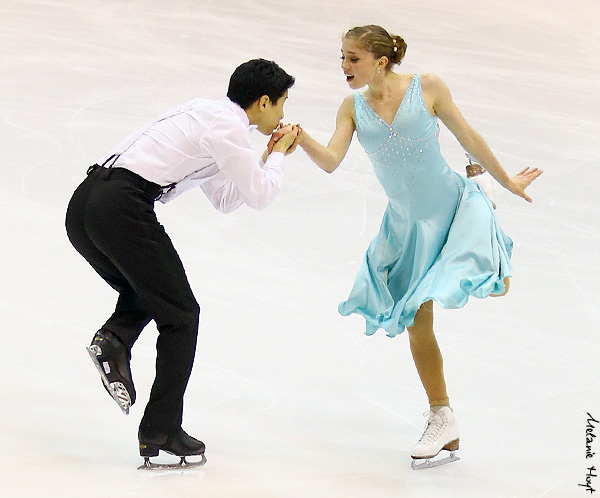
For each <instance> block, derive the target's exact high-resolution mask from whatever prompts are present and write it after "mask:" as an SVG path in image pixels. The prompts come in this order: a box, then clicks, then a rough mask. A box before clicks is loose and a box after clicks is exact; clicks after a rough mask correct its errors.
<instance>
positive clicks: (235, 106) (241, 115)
mask: <svg viewBox="0 0 600 498" xmlns="http://www.w3.org/2000/svg"><path fill="white" fill-rule="evenodd" d="M225 104H226V105H227V107H229V108H230V109H231V110H232V111H233V112H234V113H235V115H236V116H237V117H239V118H240V119H241V121H242V123H244V124H245V125H246V126H247V127H248V129H249V130H250V131H252V130H256V129H257V128H258V126H257V125H251V124H250V120H249V119H248V115H247V114H246V111H244V109H242V107H241V106H240V105H239V104H236V103H235V102H233V101H232V100H231V99H229V97H227V98H225Z"/></svg>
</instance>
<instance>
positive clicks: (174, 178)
mask: <svg viewBox="0 0 600 498" xmlns="http://www.w3.org/2000/svg"><path fill="white" fill-rule="evenodd" d="M293 84H294V78H293V77H292V76H290V75H288V74H287V73H286V72H285V71H284V70H283V69H281V68H280V67H279V66H278V65H277V64H275V63H274V62H271V61H266V60H263V59H255V60H251V61H248V62H246V63H244V64H242V65H241V66H239V67H238V68H237V69H236V70H235V71H234V73H233V74H232V75H231V79H230V82H229V88H228V91H227V99H224V100H220V101H214V100H207V99H194V100H192V101H190V102H188V103H186V104H183V105H181V106H179V107H177V108H175V109H173V110H171V111H169V112H167V113H165V114H163V115H162V116H160V117H158V118H157V119H155V120H154V121H153V122H151V123H149V124H148V125H146V126H144V127H143V128H141V129H139V130H138V131H136V132H135V133H133V134H132V135H131V136H129V137H128V138H126V139H125V140H124V141H123V142H121V143H120V144H119V145H117V146H116V147H115V148H114V149H112V150H111V151H110V152H109V153H108V154H107V155H106V156H105V157H104V158H102V160H100V161H99V162H98V164H95V165H94V166H91V167H90V168H89V169H88V176H87V178H86V179H85V180H84V181H83V183H82V184H81V185H80V186H79V187H78V188H77V190H76V191H75V193H74V194H73V197H72V198H71V201H70V203H69V207H68V209H67V216H66V228H67V234H68V236H69V239H70V241H71V243H72V244H73V246H74V247H75V249H77V251H78V252H79V253H80V254H81V255H82V256H83V257H84V258H85V259H86V260H87V261H88V262H89V263H90V265H91V266H92V267H93V268H94V270H96V272H97V273H98V274H99V275H100V276H101V277H102V278H103V279H104V280H105V281H106V282H107V283H108V284H109V285H111V286H112V287H113V288H114V289H115V290H116V291H117V292H118V293H119V298H118V301H117V305H116V309H115V312H114V313H113V314H112V316H111V317H110V318H109V319H108V321H107V322H106V323H105V324H104V325H103V326H102V327H101V328H100V330H99V331H98V332H97V333H96V335H95V336H94V338H93V340H92V344H91V346H90V347H89V348H88V351H89V353H90V356H92V358H93V359H94V363H95V364H96V367H97V368H98V371H99V372H100V375H101V377H102V380H103V383H104V386H105V388H106V390H107V391H108V392H109V394H110V395H111V396H112V397H113V398H114V399H115V401H116V402H117V403H118V404H119V406H120V407H121V409H122V410H123V412H124V413H126V414H127V413H129V407H130V406H131V405H132V404H133V403H134V402H135V388H134V385H133V380H132V377H131V371H130V367H129V361H130V358H131V348H132V346H133V344H134V343H135V341H136V339H137V338H138V336H139V334H140V333H141V331H142V329H143V328H144V327H145V326H146V325H147V324H148V323H149V322H150V320H154V321H155V322H156V325H157V328H158V331H159V336H158V340H157V344H156V350H157V358H156V378H155V380H154V383H153V386H152V390H151V393H150V399H149V401H148V404H147V405H146V409H145V411H144V415H143V417H142V420H141V422H140V427H139V432H138V439H139V447H140V455H141V456H143V457H144V458H145V465H146V466H152V465H153V464H151V463H150V462H149V457H152V456H156V455H158V453H159V450H163V451H166V452H168V453H172V454H175V455H179V456H181V457H185V456H189V455H202V456H203V455H204V450H205V447H204V443H202V442H201V441H198V440H197V439H194V438H192V437H191V436H189V435H188V434H186V433H185V432H184V431H183V429H182V428H181V423H182V413H183V395H184V391H185V389H186V386H187V382H188V379H189V377H190V373H191V370H192V364H193V361H194V355H195V349H196V337H197V333H198V321H199V312H200V308H199V306H198V303H197V302H196V300H195V298H194V295H193V294H192V290H191V289H190V285H189V283H188V280H187V277H186V275H185V271H184V268H183V266H182V263H181V260H180V259H179V256H178V254H177V252H176V251H175V248H174V247H173V245H172V243H171V240H170V239H169V237H168V235H167V234H166V232H165V230H164V228H163V226H162V225H161V224H160V223H159V222H158V221H157V218H156V215H155V212H154V202H155V201H156V200H160V201H161V202H163V203H166V202H169V201H171V200H172V199H173V198H175V197H176V196H177V195H179V194H181V193H182V192H184V191H185V190H188V189H190V188H192V187H194V186H199V187H200V188H201V189H202V190H203V191H204V193H205V194H206V196H207V197H208V198H209V199H210V201H211V202H212V204H213V205H214V206H215V208H217V209H218V210H219V211H222V212H223V213H229V212H231V211H233V210H234V209H237V208H238V207H239V206H241V205H242V204H244V203H245V204H247V205H249V206H250V207H252V208H254V209H257V210H262V209H264V208H266V207H267V206H268V205H269V204H270V203H271V201H272V200H273V199H274V198H275V197H276V195H277V194H278V192H279V190H280V188H281V185H282V182H283V164H284V156H285V155H286V154H288V153H290V152H291V151H293V150H294V149H295V147H296V143H295V139H296V137H297V129H295V128H291V127H288V128H286V129H287V130H288V133H286V134H284V135H283V137H281V138H280V139H278V141H277V143H272V144H270V146H269V150H271V152H269V150H267V151H265V153H264V154H263V155H262V158H259V156H258V154H257V153H256V152H255V151H254V150H253V148H252V146H251V140H250V131H251V129H252V128H254V127H256V128H258V130H259V131H260V132H261V133H263V134H265V135H269V134H271V133H272V131H273V130H274V129H275V128H276V127H277V125H278V123H279V122H280V120H281V119H282V118H283V106H284V102H285V100H286V98H287V96H288V89H289V88H290V87H291V86H292V85H293ZM203 459H204V457H203ZM182 462H183V463H186V462H185V458H183V459H182Z"/></svg>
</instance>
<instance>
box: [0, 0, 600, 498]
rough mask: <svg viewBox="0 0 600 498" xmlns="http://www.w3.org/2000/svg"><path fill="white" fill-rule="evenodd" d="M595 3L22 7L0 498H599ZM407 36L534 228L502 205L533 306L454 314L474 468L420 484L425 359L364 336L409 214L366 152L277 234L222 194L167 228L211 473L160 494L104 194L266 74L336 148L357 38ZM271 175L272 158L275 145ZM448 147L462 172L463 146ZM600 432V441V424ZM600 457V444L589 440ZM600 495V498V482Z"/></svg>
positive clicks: (8, 124) (0, 374)
mask: <svg viewBox="0 0 600 498" xmlns="http://www.w3.org/2000/svg"><path fill="white" fill-rule="evenodd" d="M599 12H600V11H599V10H598V7H597V5H596V2H595V1H594V0H572V1H570V2H566V1H557V2H546V1H542V0H519V1H517V0H505V1H503V2H495V1H491V0H456V1H454V2H448V1H446V0H423V1H422V2H420V3H409V2H406V1H404V0H400V1H399V0H378V1H377V2H375V1H373V2H368V1H364V0H347V1H345V2H341V1H339V2H338V1H333V0H307V1H301V2H277V1H271V0H265V1H258V0H245V1H242V0H221V1H203V0H197V1H192V0H171V1H168V2H167V1H158V0H147V1H143V0H102V1H100V0H79V1H67V0H62V1H61V0H30V1H27V0H2V3H1V6H0V26H1V29H0V65H1V71H2V72H1V77H0V113H1V118H2V119H1V125H0V126H1V133H0V164H1V168H2V169H1V172H2V177H1V178H2V184H3V188H2V191H3V192H2V195H1V196H0V206H1V215H0V229H1V242H0V255H1V269H2V270H1V271H2V274H1V275H2V287H1V290H0V293H1V294H0V311H1V312H0V317H1V326H0V341H1V342H0V448H1V453H0V455H1V456H0V497H1V498H42V497H44V498H50V497H53V498H54V497H55V498H81V497H88V498H99V497H121V496H126V497H128V498H137V497H143V498H148V497H154V496H156V497H158V496H160V497H171V496H172V497H200V496H201V497H259V498H275V497H277V498H280V497H281V498H297V497H302V498H305V497H310V498H321V497H322V498H334V497H361V498H362V497H365V498H383V497H398V496H402V497H432V498H443V497H483V496H485V497H542V496H544V497H568V496H573V497H577V496H581V497H583V496H586V495H591V493H590V492H589V490H587V491H586V489H585V488H584V487H583V486H579V484H585V482H586V474H587V473H588V468H589V467H591V466H592V465H594V466H595V467H596V468H600V427H599V428H597V429H596V430H595V434H594V435H597V436H599V437H598V438H596V439H595V441H593V442H592V443H591V445H590V446H591V450H592V452H593V453H596V454H595V455H594V456H592V458H589V459H586V422H587V419H588V414H590V415H592V416H594V417H595V418H596V419H598V420H600V386H599V379H600V375H599V374H600V366H599V365H600V360H599V358H600V339H599V337H598V333H599V329H600V327H599V325H600V292H599V291H598V281H599V280H600V221H599V215H600V201H599V196H598V188H599V183H600V169H599V167H600V160H599V159H598V144H599V140H598V137H599V136H600V118H599V117H598V116H599V115H600V101H599V97H598V94H599V91H600V65H599V64H598V61H599V60H600V38H599V35H598V31H597V28H598V25H599V24H600V15H599ZM369 23H376V24H381V25H383V26H385V27H386V28H387V29H389V30H390V31H392V32H393V33H398V34H401V35H402V36H403V37H404V38H405V40H406V41H407V43H408V51H407V55H406V58H405V61H404V63H403V65H402V66H401V70H402V71H405V72H411V73H413V72H435V73H437V74H438V75H440V76H441V77H442V79H444V81H445V82H446V83H447V84H448V86H449V87H450V89H451V90H452V92H453V96H454V99H455V101H456V103H457V104H458V106H459V108H460V109H461V110H462V111H463V113H464V114H465V116H466V117H467V119H468V120H469V121H470V122H471V123H472V124H473V125H474V126H475V128H476V129H478V130H479V131H480V132H481V133H482V135H483V136H484V137H485V138H486V140H487V141H488V143H489V144H490V145H491V147H492V148H493V150H494V151H495V153H496V155H497V156H498V158H499V159H500V161H501V162H502V164H503V165H504V167H505V169H507V171H509V173H513V174H514V173H516V172H518V171H520V170H521V169H523V168H524V167H526V166H539V167H541V168H543V169H544V170H545V173H544V175H543V176H542V177H541V178H540V179H539V180H538V181H537V182H536V183H535V184H534V185H533V187H532V188H531V189H530V191H529V192H530V195H531V196H532V197H533V199H534V202H533V204H531V205H529V204H527V203H526V202H524V201H522V200H520V199H518V198H516V197H514V196H512V195H511V194H509V193H508V192H506V191H505V192H500V193H499V196H498V201H499V202H498V203H499V209H498V217H499V220H500V223H501V224H502V226H503V228H504V230H505V231H506V232H507V234H508V235H510V236H511V237H512V238H513V240H514V242H515V249H514V259H513V262H514V266H515V273H514V279H513V284H512V289H511V292H510V293H509V294H508V296H506V297H505V298H502V299H496V300H494V299H487V300H475V299H472V300H471V302H470V303H469V304H468V305H467V306H466V307H465V308H463V309H461V310H442V309H439V308H436V333H437V336H438V339H439V341H440V344H441V347H442V351H443V353H444V358H445V368H446V376H447V381H448V386H449V393H450V396H451V399H452V402H453V406H454V409H455V413H456V416H457V418H458V421H459V423H460V426H461V431H462V433H461V449H460V450H459V452H458V454H459V456H460V457H461V460H460V461H459V462H457V463H453V464H451V465H447V466H444V467H440V468H436V469H431V470H427V471H418V472H416V471H413V470H411V468H410V451H411V449H412V446H413V445H414V443H415V442H416V441H417V439H418V437H419V436H420V434H421V431H422V428H423V425H424V423H425V418H424V417H423V416H422V413H423V412H424V411H425V410H426V409H427V400H426V397H425V394H424V392H423V389H422V387H421V385H420V382H419V379H418V377H417V374H416V371H415V367H414V364H413V362H412V359H411V356H410V351H409V348H408V342H407V336H406V334H403V335H401V336H399V337H396V338H395V339H390V338H388V337H386V336H385V334H384V333H383V332H379V333H378V334H377V335H375V336H373V337H366V336H364V335H363V329H364V323H363V320H362V319H361V318H359V317H357V316H353V317H350V318H343V317H341V316H339V315H338V314H337V310H336V309H337V304H338V302H339V301H341V300H343V299H345V298H346V296H347V294H348V292H349V290H350V288H351V285H352V282H353V278H354V274H355V272H356V271H357V269H358V267H359V264H360V261H361V260H362V257H363V253H364V250H365V249H366V247H367V245H368V243H369V241H370V240H371V238H372V237H373V236H374V235H375V234H376V232H377V230H378V228H379V222H380V219H381V215H382V213H383V210H384V209H385V203H386V201H385V196H384V194H383V191H382V189H381V188H380V186H379V184H378V183H377V181H376V179H375V177H374V174H373V172H372V170H371V166H370V164H369V162H368V159H367V157H366V155H365V154H364V153H363V151H362V149H361V148H360V146H359V145H358V142H357V141H356V140H355V141H354V143H353V145H352V147H351V150H350V151H349V153H348V156H347V158H346V160H345V161H344V163H343V164H342V166H341V167H340V169H339V170H338V171H336V172H335V173H334V174H333V175H327V174H325V173H322V172H321V171H320V170H319V169H318V168H317V167H316V166H314V165H313V164H312V163H311V162H310V161H309V159H308V157H307V156H306V154H305V153H304V152H303V151H301V150H299V151H298V152H296V153H295V154H294V155H292V156H290V157H289V158H288V162H287V167H286V183H285V186H284V189H283V191H282V192H281V194H280V196H279V197H278V199H277V200H276V201H275V202H274V203H273V205H272V206H270V207H269V208H268V209H267V210H266V211H265V212H262V213H258V212H254V211H252V210H251V209H249V208H246V207H243V208H241V209H239V210H238V211H237V212H235V213H233V214H231V215H228V216H225V215H222V214H220V213H218V212H216V211H215V210H214V209H213V208H212V206H211V205H210V203H209V202H208V200H207V199H206V198H205V197H204V195H203V194H202V192H201V191H200V190H196V191H192V192H188V193H186V194H185V195H183V196H182V197H180V198H178V199H177V200H176V201H174V202H173V203H171V204H168V205H166V206H162V205H161V206H158V208H157V212H158V215H159V218H160V220H161V222H162V223H163V224H164V225H165V227H166V229H167V231H168V233H169V234H170V235H171V238H172V239H173V241H174V243H175V246H176V247H177V248H178V250H179V253H180V255H181V257H182V259H183V260H184V264H185V265H186V268H187V273H188V276H189V279H190V281H191V284H192V287H193V289H194V292H195V294H196V297H197V298H198V301H199V302H200V305H201V307H202V314H201V326H200V335H199V344H198V350H197V354H196V364H195V368H194V372H193V374H192V378H191V380H190V384H189V388H188V391H187V394H186V406H185V413H184V428H185V429H186V430H187V431H188V432H189V433H190V434H192V435H194V436H196V437H199V438H201V439H202V440H203V441H204V442H205V443H206V445H207V458H208V463H207V465H206V466H205V467H204V468H202V469H201V470H194V471H187V472H184V473H181V472H179V473H178V472H157V473H145V472H140V471H137V470H136V467H137V466H138V465H139V464H140V463H141V458H140V457H139V456H138V454H137V439H136V431H137V425H138V423H139V419H140V417H141V414H142V411H143V407H144V405H145V401H146V400H147V396H148V391H149V388H150V384H151V382H152V379H153V370H154V343H155V340H156V335H157V332H156V329H155V328H154V327H153V326H152V325H151V326H149V327H148V328H147V330H146V331H145V332H144V334H143V335H142V337H141V338H140V340H139V341H138V343H137V344H136V346H135V348H134V350H133V360H132V368H133V374H134V380H135V382H136V386H137V389H138V394H139V398H138V403H137V404H136V405H134V407H133V409H132V412H131V414H130V415H129V417H124V416H123V415H122V414H121V413H120V411H119V409H118V408H117V406H116V405H115V404H114V403H113V402H112V401H111V400H110V398H109V397H108V396H107V395H106V393H105V392H104V390H103V389H102V387H101V384H100V381H99V379H98V375H97V372H96V370H95V369H94V367H93V365H92V363H91V362H90V360H89V357H88V355H87V353H86V351H85V346H86V345H87V344H89V341H90V340H91V337H92V335H93V333H94V332H95V331H96V330H97V328H98V327H99V326H100V325H101V324H102V323H103V322H104V320H105V319H106V318H107V317H108V315H109V314H110V313H111V311H112V309H113V306H114V303H115V300H116V295H115V294H114V292H113V291H112V290H111V289H110V288H109V287H108V286H107V285H106V284H104V282H102V281H101V280H100V279H99V278H98V277H97V276H96V274H95V273H94V272H93V271H92V270H91V268H89V267H88V265H87V263H85V261H84V260H83V259H82V258H81V257H80V256H79V255H78V254H77V253H76V252H75V251H74V250H73V248H72V247H71V246H70V244H69V242H68V240H67V238H66V236H65V232H64V225H63V224H64V213H65V208H66V204H67V202H68V200H69V197H70V195H71V193H72V192H73V190H74V189H75V187H76V186H77V185H78V184H79V182H80V181H81V180H82V179H83V177H84V175H85V170H86V168H87V167H88V166H89V165H90V164H92V163H93V162H95V161H96V159H97V158H98V157H99V156H101V155H102V154H104V153H105V152H106V151H107V150H108V149H109V148H110V147H111V146H113V145H114V144H115V143H116V142H118V141H119V140H120V139H121V138H123V137H124V136H125V135H126V134H128V133H130V132H131V131H133V130H134V129H136V128H137V127H138V126H140V125H142V124H144V123H145V122H146V121H148V120H149V119H151V118H153V117H155V116H156V115H158V114H159V113H162V112H163V111H165V110H167V109H169V108H170V107H172V106H175V105H177V104H179V103H182V102H185V101H187V100H189V99H190V98H192V97H195V96H203V97H211V98H212V97H214V98H222V97H223V96H224V94H225V91H226V86H227V82H228V79H229V75H230V73H231V72H232V71H233V69H234V68H235V67H236V66H237V65H238V64H240V63H242V62H244V61H246V60H248V59H251V58H255V57H263V58H268V59H273V60H276V61H277V62H278V63H279V64H280V65H281V66H282V67H283V68H284V69H286V70H287V71H288V72H289V73H291V74H293V75H294V76H295V77H296V81H297V82H296V85H295V86H294V87H293V89H292V90H291V91H290V98H289V101H288V103H287V105H286V118H285V120H286V121H291V122H300V123H301V124H302V126H303V127H304V128H305V129H306V130H307V131H308V132H309V133H311V134H312V135H313V136H314V137H315V138H317V139H319V140H321V141H323V142H326V141H327V140H328V138H329V136H330V134H331V132H332V131H333V127H334V123H335V115H336V111H337V108H338V107H339V104H340V103H341V101H342V99H343V98H344V96H346V95H348V94H349V93H350V90H349V89H348V87H347V85H346V82H345V80H344V77H343V74H342V72H341V70H340V68H339V63H340V61H339V50H340V37H341V35H342V33H343V32H344V31H345V30H347V29H349V28H350V27H352V26H355V25H363V24H369ZM254 140H255V141H256V147H257V149H260V150H262V148H263V147H264V145H265V144H266V138H265V137H263V136H261V135H259V134H258V133H257V134H255V135H254ZM441 140H442V148H443V151H444V155H445V157H446V159H447V160H448V161H449V163H450V164H451V165H452V167H453V168H455V169H456V170H460V171H464V170H463V168H464V165H465V158H464V154H463V151H462V150H461V148H460V146H459V145H458V143H457V142H456V141H455V140H454V138H453V137H452V136H451V135H450V133H449V132H448V130H446V129H445V128H443V126H442V135H441ZM598 425H600V424H598ZM592 432H594V431H592ZM590 483H591V487H592V488H594V489H599V490H600V477H599V478H595V477H592V478H590Z"/></svg>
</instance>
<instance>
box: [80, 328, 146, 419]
mask: <svg viewBox="0 0 600 498" xmlns="http://www.w3.org/2000/svg"><path fill="white" fill-rule="evenodd" d="M87 351H88V353H89V354H90V357H91V358H92V360H93V362H94V365H96V368H97V369H98V372H100V376H101V377H102V383H103V384H104V387H105V389H106V390H107V391H108V394H110V395H111V396H112V397H113V399H114V400H115V401H116V402H117V404H118V405H119V408H121V410H123V413H124V414H125V415H128V414H129V407H130V406H131V405H133V404H134V403H135V388H134V387H133V380H132V378H131V369H130V368H129V360H130V358H131V355H130V353H129V350H128V349H127V346H125V344H123V341H121V339H119V338H118V337H117V336H116V335H115V334H113V333H112V332H109V331H108V330H99V331H98V332H96V335H95V336H94V339H93V340H92V344H90V345H89V346H88V347H87Z"/></svg>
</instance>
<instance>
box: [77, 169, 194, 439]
mask: <svg viewBox="0 0 600 498" xmlns="http://www.w3.org/2000/svg"><path fill="white" fill-rule="evenodd" d="M160 192H161V187H160V186H159V185H157V184H155V183H152V182H148V181H147V180H144V179H143V178H141V177H140V176H138V175H136V174H135V173H132V172H131V171H128V170H126V169H122V168H115V169H108V168H102V167H99V166H93V167H92V168H90V170H89V173H88V176H87V178H86V179H85V180H84V181H83V183H82V184H81V185H80V186H79V187H78V188H77V190H76V191H75V193H74V194H73V197H72V198H71V201H70V203H69V207H68V209H67V217H66V228H67V234H68V236H69V240H70V241H71V243H72V244H73V246H74V247H75V249H77V251H78V252H79V253H80V254H81V255H82V256H83V257H84V258H85V259H86V260H87V261H88V263H89V264H90V265H92V267H93V268H94V270H96V272H97V273H98V274H99V275H100V276H101V277H102V278H103V279H104V280H105V281H106V282H107V283H108V284H109V285H110V286H111V287H113V288H114V289H115V290H116V291H117V292H118V293H119V298H118V300H117V306H116V309H115V312H114V313H113V315H112V316H111V317H110V318H109V319H108V321H107V322H106V323H105V324H104V325H103V326H102V328H103V329H105V330H109V331H110V332H112V333H114V334H116V335H117V336H118V337H119V338H121V340H122V341H123V342H124V343H125V344H126V345H127V347H128V348H129V349H130V350H131V347H132V346H133V344H134V342H135V341H136V339H137V338H138V336H139V334H140V332H141V331H142V329H143V328H144V327H145V326H146V325H147V324H148V323H149V321H150V320H154V321H155V322H156V326H157V328H158V331H159V336H158V340H157V343H156V350H157V357H156V378H155V380H154V384H153V386H152V390H151V393H150V399H149V401H148V404H147V406H146V410H145V412H144V416H143V418H142V422H141V424H140V429H142V430H144V432H145V433H162V434H172V433H173V432H175V431H177V430H178V429H179V428H180V427H181V421H182V413H183V394H184V392H185V388H186V386H187V382H188V379H189V377H190V373H191V370H192V365H193V362H194V355H195V350H196V339H197V335H198V320H199V313H200V308H199V306H198V303H197V302H196V299H195V298H194V295H193V293H192V290H191V288H190V285H189V283H188V280H187V277H186V275H185V271H184V269H183V265H182V263H181V260H180V258H179V255H178V254H177V251H175V248H174V247H173V244H172V243H171V239H170V238H169V236H168V235H167V234H166V232H165V230H164V228H163V226H162V225H161V224H160V223H159V222H158V220H157V219H156V214H155V212H154V202H155V199H156V198H157V197H158V196H159V195H160Z"/></svg>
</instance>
